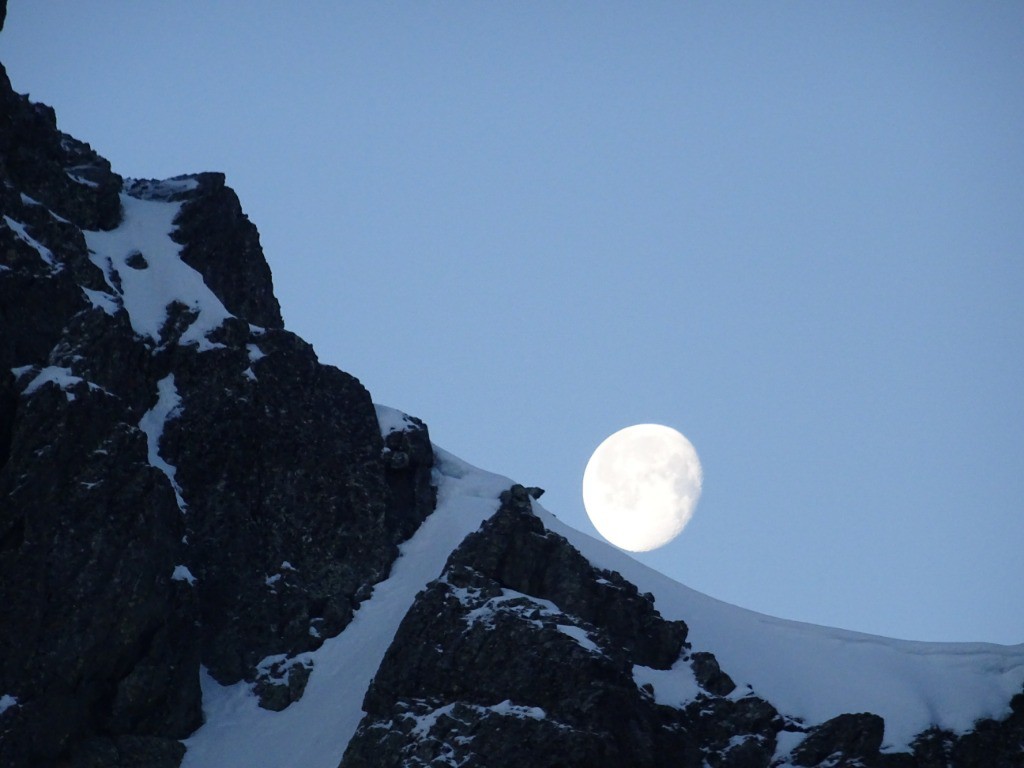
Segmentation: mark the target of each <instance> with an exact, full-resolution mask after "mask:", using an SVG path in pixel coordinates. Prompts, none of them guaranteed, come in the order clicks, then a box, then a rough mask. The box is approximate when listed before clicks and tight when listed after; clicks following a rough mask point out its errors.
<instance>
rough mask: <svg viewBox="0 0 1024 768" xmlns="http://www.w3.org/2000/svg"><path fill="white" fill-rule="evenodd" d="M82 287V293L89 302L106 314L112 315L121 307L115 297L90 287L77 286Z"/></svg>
mask: <svg viewBox="0 0 1024 768" xmlns="http://www.w3.org/2000/svg"><path fill="white" fill-rule="evenodd" d="M79 287H80V288H81V289H82V293H84V294H85V298H87V299H88V300H89V303H90V304H92V305H93V307H94V308H96V309H101V310H103V311H104V312H106V313H107V314H108V315H110V316H111V317H113V316H114V315H116V314H117V310H119V309H120V308H121V305H120V304H119V303H118V301H117V299H116V298H115V297H114V296H111V295H110V294H109V293H105V292H103V291H94V290H92V289H91V288H86V287H84V286H79Z"/></svg>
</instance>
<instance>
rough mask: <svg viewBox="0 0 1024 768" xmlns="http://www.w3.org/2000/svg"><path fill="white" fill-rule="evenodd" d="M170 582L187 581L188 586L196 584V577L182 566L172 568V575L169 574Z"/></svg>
mask: <svg viewBox="0 0 1024 768" xmlns="http://www.w3.org/2000/svg"><path fill="white" fill-rule="evenodd" d="M171 581H187V582H188V585H189V586H192V585H193V584H195V583H196V577H195V576H193V575H192V571H190V570H189V569H188V567H187V566H184V565H176V566H174V573H172V574H171Z"/></svg>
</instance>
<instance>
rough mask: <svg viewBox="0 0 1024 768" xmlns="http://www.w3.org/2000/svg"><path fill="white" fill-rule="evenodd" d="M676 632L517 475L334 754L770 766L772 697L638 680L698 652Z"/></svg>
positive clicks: (420, 614)
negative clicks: (682, 694)
mask: <svg viewBox="0 0 1024 768" xmlns="http://www.w3.org/2000/svg"><path fill="white" fill-rule="evenodd" d="M685 639H686V626H685V624H683V623H682V622H678V621H677V622H671V621H666V620H664V619H663V618H661V616H660V615H659V614H658V612H657V610H655V608H654V605H653V602H652V600H651V598H650V597H648V596H644V595H640V594H639V593H638V592H637V590H636V588H635V587H634V586H633V585H632V584H630V583H629V582H626V581H625V580H624V579H622V577H621V576H619V575H618V574H617V573H614V572H605V571H599V570H597V569H595V568H594V567H593V566H592V565H591V564H590V563H589V562H588V561H587V560H586V559H585V558H584V557H583V556H582V555H581V554H580V553H579V552H578V551H577V550H575V549H574V548H573V547H572V546H571V545H570V544H569V543H568V542H567V541H566V540H565V539H564V538H562V537H561V536H558V535H557V534H554V533H551V532H549V531H547V530H546V529H545V528H544V526H543V524H542V523H541V521H540V520H539V519H538V518H537V517H536V516H534V515H533V513H532V511H531V507H530V494H529V492H528V491H527V489H525V488H523V487H522V486H513V488H512V489H510V490H509V491H507V492H506V493H505V494H504V495H503V497H502V506H501V509H499V511H498V513H497V514H496V515H495V516H494V517H492V518H491V519H490V520H488V521H487V522H485V523H484V525H483V526H482V527H481V529H480V531H479V532H477V533H475V534H472V535H470V536H469V537H467V538H466V540H465V541H464V542H463V544H462V545H461V546H460V547H459V548H458V549H457V550H456V551H455V552H454V553H453V554H452V556H451V557H450V558H449V561H448V564H447V565H446V567H445V570H444V573H443V575H442V577H441V578H440V579H438V580H437V581H434V582H432V583H431V584H430V585H429V586H428V588H427V589H426V590H425V591H424V592H422V593H421V594H420V595H419V596H418V597H417V599H416V602H415V604H414V605H413V607H412V609H411V610H410V611H409V613H408V614H407V616H406V617H405V620H404V621H403V622H402V625H401V627H400V628H399V630H398V633H397V634H396V636H395V640H394V642H393V644H392V645H391V647H390V648H389V649H388V652H387V654H386V656H385V658H384V661H383V663H382V664H381V667H380V670H379V671H378V673H377V676H376V678H375V679H374V681H373V683H372V685H371V686H370V689H369V691H368V692H367V694H366V698H365V700H364V704H363V707H364V709H365V710H366V712H367V713H368V714H367V717H366V718H365V719H364V721H363V723H362V724H361V725H360V727H359V730H358V732H357V733H356V736H355V738H354V739H353V741H352V742H351V744H350V747H349V750H348V751H347V752H346V754H345V758H344V760H343V762H342V765H343V766H345V767H346V768H355V767H356V766H371V765H372V766H392V765H394V766H398V765H410V766H415V765H431V764H440V761H442V760H448V761H450V762H451V763H452V764H459V765H551V766H555V765H560V766H599V765H607V766H613V765H615V766H618V765H638V766H639V765H643V766H661V765H665V766H668V765H673V766H676V765H681V766H691V765H692V766H702V765H704V764H705V763H704V761H705V760H707V761H708V762H709V763H710V764H711V765H716V766H718V765H723V766H724V765H732V766H744V765H767V760H768V759H769V758H770V757H771V755H772V752H773V749H774V743H775V733H776V732H777V731H778V730H779V729H780V728H781V727H782V725H783V721H782V718H780V717H779V715H778V713H777V712H776V711H775V710H774V708H772V707H771V706H770V705H769V704H767V703H766V702H764V701H762V700H760V699H757V698H756V697H754V696H746V697H742V698H739V697H738V698H735V699H726V698H723V697H721V696H718V695H716V694H714V693H712V692H711V691H707V690H705V691H704V692H703V693H701V694H700V695H699V696H698V698H697V700H695V701H694V702H693V703H692V704H691V705H690V706H688V707H686V708H685V709H676V708H672V707H668V706H662V705H659V704H657V703H656V702H655V699H654V696H653V694H652V687H651V686H648V687H647V688H645V687H643V686H642V685H640V684H639V683H638V682H637V680H636V679H635V678H634V666H638V667H647V668H650V669H669V668H671V667H672V666H673V665H674V664H689V663H693V661H692V659H691V657H689V655H688V654H687V653H686V650H687V649H686V644H685ZM702 657H703V659H704V660H703V663H704V664H705V665H708V664H713V663H714V657H713V656H711V654H702ZM714 666H715V668H717V664H714ZM716 679H717V678H716ZM741 735H742V736H743V737H744V738H743V739H742V740H740V739H738V738H737V737H738V736H741ZM741 741H742V743H740V742H741ZM434 761H438V762H437V763H435V762H434Z"/></svg>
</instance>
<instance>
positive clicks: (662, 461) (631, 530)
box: [583, 424, 704, 552]
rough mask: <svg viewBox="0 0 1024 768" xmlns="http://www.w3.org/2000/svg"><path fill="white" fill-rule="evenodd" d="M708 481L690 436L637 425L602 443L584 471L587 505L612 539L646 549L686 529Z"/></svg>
mask: <svg viewBox="0 0 1024 768" xmlns="http://www.w3.org/2000/svg"><path fill="white" fill-rule="evenodd" d="M703 479H704V475H703V471H702V470H701V466H700V459H699V458H697V451H696V450H694V448H693V445H692V444H691V443H690V441H689V440H687V439H686V438H685V437H683V435H681V434H680V433H679V432H676V431H675V430H674V429H672V428H670V427H663V426H661V425H660V424H637V425H635V426H632V427H626V428H625V429H622V430H619V431H618V432H616V433H615V434H613V435H612V436H611V437H609V438H607V439H606V440H605V441H604V442H603V443H601V444H600V445H599V446H597V450H595V451H594V455H593V456H591V457H590V461H589V462H587V468H586V470H585V471H584V472H583V504H584V506H585V507H586V508H587V514H588V515H589V516H590V520H591V522H592V523H593V524H594V527H595V528H597V530H598V531H599V532H600V534H601V535H602V536H604V537H605V538H606V539H608V541H610V542H611V543H612V544H614V545H615V546H617V547H619V548H621V549H626V550H629V551H630V552H646V551H648V550H651V549H657V548H658V547H661V546H664V545H665V544H668V542H670V541H672V539H674V538H675V537H676V536H678V535H679V534H680V533H682V530H683V528H685V527H686V524H687V523H688V522H690V518H691V517H693V508H694V507H696V506H697V501H698V499H700V490H701V484H702V482H703Z"/></svg>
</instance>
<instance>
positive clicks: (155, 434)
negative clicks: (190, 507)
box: [139, 373, 186, 512]
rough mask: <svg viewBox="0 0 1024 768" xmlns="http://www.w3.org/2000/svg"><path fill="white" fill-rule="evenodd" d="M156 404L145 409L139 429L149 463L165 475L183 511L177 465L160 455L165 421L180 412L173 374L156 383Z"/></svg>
mask: <svg viewBox="0 0 1024 768" xmlns="http://www.w3.org/2000/svg"><path fill="white" fill-rule="evenodd" d="M156 388H157V400H156V405H154V406H153V407H152V408H150V409H149V410H148V411H146V413H145V414H143V416H142V418H141V419H140V420H139V429H141V430H142V431H143V432H145V433H146V445H147V446H148V447H149V465H150V466H151V467H154V468H156V469H159V470H160V471H161V472H163V473H164V475H165V476H166V477H167V480H168V482H170V484H171V489H172V490H173V491H174V499H175V501H177V502H178V509H180V510H181V511H182V512H185V510H186V505H185V500H184V499H183V498H182V496H181V486H179V485H178V481H177V480H176V479H175V475H176V474H177V472H178V469H177V467H174V466H172V465H170V464H168V463H167V462H166V461H165V460H164V458H163V457H162V456H161V455H160V438H161V437H163V434H164V427H165V426H166V424H167V422H168V421H170V420H171V419H173V418H175V417H177V416H178V415H179V414H180V413H181V397H180V396H179V395H178V390H177V389H176V388H175V386H174V374H173V373H171V374H168V375H167V376H165V377H164V378H162V379H160V381H158V382H157V385H156Z"/></svg>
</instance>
